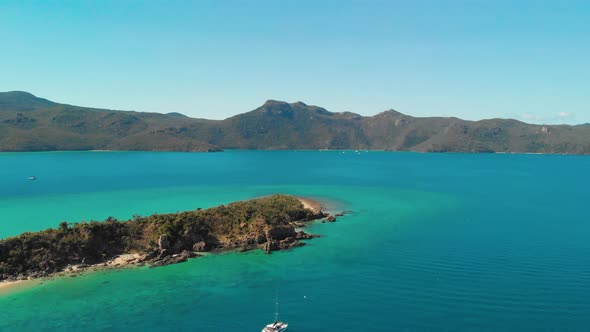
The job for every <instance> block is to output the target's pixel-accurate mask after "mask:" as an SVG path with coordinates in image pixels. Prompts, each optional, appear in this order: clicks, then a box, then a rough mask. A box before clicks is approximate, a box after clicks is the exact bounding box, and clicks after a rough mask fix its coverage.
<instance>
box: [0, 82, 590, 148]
mask: <svg viewBox="0 0 590 332" xmlns="http://www.w3.org/2000/svg"><path fill="white" fill-rule="evenodd" d="M221 149H370V150H373V149H374V150H392V151H422V152H515V153H566V154H590V126H589V125H579V126H568V125H531V124H527V123H524V122H520V121H516V120H510V119H489V120H481V121H465V120H461V119H457V118H443V117H429V118H416V117H411V116H408V115H404V114H401V113H399V112H396V111H393V110H390V111H385V112H382V113H379V114H377V115H375V116H369V117H365V116H361V115H358V114H354V113H348V112H345V113H333V112H329V111H327V110H325V109H323V108H321V107H317V106H309V105H306V104H304V103H301V102H297V103H291V104H290V103H286V102H281V101H274V100H269V101H267V102H266V103H264V105H262V106H261V107H259V108H257V109H255V110H253V111H251V112H247V113H243V114H238V115H236V116H233V117H230V118H228V119H225V120H221V121H220V120H203V119H193V118H189V117H186V116H184V115H182V114H180V113H169V114H159V113H143V112H126V111H112V110H103V109H92V108H85V107H77V106H70V105H64V104H58V103H54V102H51V101H48V100H45V99H41V98H37V97H35V96H33V95H31V94H29V93H26V92H7V93H0V151H53V150H150V151H220V150H221Z"/></svg>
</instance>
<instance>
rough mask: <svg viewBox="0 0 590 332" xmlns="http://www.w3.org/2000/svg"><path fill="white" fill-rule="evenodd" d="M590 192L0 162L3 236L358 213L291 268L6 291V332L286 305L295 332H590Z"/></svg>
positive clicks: (389, 178) (271, 155) (448, 158)
mask: <svg viewBox="0 0 590 332" xmlns="http://www.w3.org/2000/svg"><path fill="white" fill-rule="evenodd" d="M31 175H35V176H37V178H38V180H37V181H28V180H27V177H28V176H31ZM589 190H590V157H583V156H545V155H500V154H495V155H494V154H478V155H467V154H418V153H390V152H363V151H361V152H358V153H357V152H354V151H329V152H320V151H226V152H223V153H152V152H55V153H3V154H0V237H8V236H11V235H16V234H19V233H21V232H25V231H36V230H41V229H45V228H48V227H56V226H57V224H58V223H59V222H60V221H64V220H65V221H69V222H74V221H82V220H102V219H105V218H107V217H109V216H114V217H116V218H129V217H131V216H132V215H134V214H140V215H146V214H152V213H156V212H157V213H165V212H176V211H181V210H189V209H196V208H199V207H201V208H205V207H210V206H215V205H219V204H225V203H229V202H232V201H236V200H243V199H248V198H254V197H257V196H262V195H267V194H272V193H286V194H295V195H301V196H306V197H310V198H315V199H318V200H321V201H323V202H324V203H325V204H326V205H327V206H328V208H329V209H331V210H333V211H342V210H349V211H351V213H350V214H349V215H347V216H345V217H342V218H339V220H338V221H337V222H336V223H325V224H322V223H316V224H314V225H312V226H311V227H309V228H308V231H309V232H312V233H315V234H320V235H322V237H321V238H318V239H313V240H310V241H309V242H308V245H307V246H305V247H302V248H297V249H295V250H291V251H284V252H275V253H273V254H272V255H265V254H263V253H262V252H260V251H252V252H248V253H227V254H220V255H209V256H206V257H202V258H197V259H193V260H190V261H189V262H187V263H183V264H178V265H171V266H167V267H162V268H157V269H148V268H133V269H125V270H113V271H108V272H95V273H88V274H84V275H82V276H78V277H75V278H71V277H66V278H61V279H56V280H52V281H45V282H43V283H42V284H40V285H35V286H27V287H24V288H22V289H19V290H16V291H14V290H13V291H10V292H2V293H0V331H208V332H212V331H243V332H249V331H252V332H257V331H260V330H261V329H262V327H263V326H264V325H265V324H267V323H269V322H270V321H272V320H273V318H274V317H273V312H274V301H275V292H276V290H277V289H278V292H279V298H280V318H281V319H282V320H284V321H286V322H288V323H289V325H290V327H289V331H291V332H315V331H317V332H324V331H339V332H343V331H356V332H358V331H588V330H590V203H589V200H588V198H589V195H588V192H589ZM0 292H1V291H0Z"/></svg>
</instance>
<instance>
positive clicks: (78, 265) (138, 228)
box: [0, 195, 333, 281]
mask: <svg viewBox="0 0 590 332" xmlns="http://www.w3.org/2000/svg"><path fill="white" fill-rule="evenodd" d="M329 217H330V216H329V215H327V214H325V213H324V212H322V211H321V208H320V205H319V204H318V203H317V202H314V201H310V200H306V199H302V198H298V197H294V196H288V195H273V196H268V197H263V198H257V199H252V200H248V201H240V202H235V203H231V204H228V205H221V206H218V207H213V208H209V209H197V210H194V211H186V212H178V213H169V214H154V215H151V216H147V217H141V216H134V217H133V218H132V219H130V220H126V221H118V220H116V219H114V218H108V219H107V220H105V221H102V222H97V221H91V222H81V223H74V224H68V223H66V222H62V223H60V225H59V227H58V228H57V229H47V230H44V231H40V232H30V233H23V234H21V235H19V236H16V237H11V238H7V239H5V240H2V241H0V281H18V280H27V279H35V278H43V277H49V276H53V275H57V274H60V273H67V272H72V271H82V270H88V269H90V268H97V267H117V266H125V265H145V264H149V265H150V266H151V267H157V266H162V265H167V264H173V263H179V262H184V261H186V260H187V259H188V258H191V257H197V256H199V255H200V253H204V252H220V251H225V250H239V251H247V250H252V249H257V248H260V249H262V250H265V251H266V252H267V253H270V252H271V251H275V250H282V249H289V248H293V247H297V246H301V245H304V243H303V242H301V241H300V240H302V239H310V238H313V237H316V235H311V234H308V233H305V232H303V231H298V230H297V229H298V228H300V227H302V226H303V225H304V223H305V222H309V221H313V220H318V219H322V218H326V220H328V219H329V220H328V221H333V220H332V218H333V217H332V218H329Z"/></svg>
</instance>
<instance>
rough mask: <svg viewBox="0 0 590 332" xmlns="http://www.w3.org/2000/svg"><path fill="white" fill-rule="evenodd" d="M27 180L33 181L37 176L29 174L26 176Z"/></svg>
mask: <svg viewBox="0 0 590 332" xmlns="http://www.w3.org/2000/svg"><path fill="white" fill-rule="evenodd" d="M27 180H29V181H35V180H37V177H36V176H29V177H28V178H27Z"/></svg>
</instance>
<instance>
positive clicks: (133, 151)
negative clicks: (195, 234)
mask: <svg viewBox="0 0 590 332" xmlns="http://www.w3.org/2000/svg"><path fill="white" fill-rule="evenodd" d="M233 151H239V152H245V151H247V152H257V151H265V152H273V151H276V152H281V151H283V152H284V151H293V152H342V153H359V154H362V153H370V152H385V153H415V154H430V155H496V154H497V155H516V156H518V155H535V156H581V157H587V156H590V153H543V152H506V151H498V152H496V151H489V152H488V151H486V152H461V151H458V152H456V151H453V152H439V151H406V150H383V149H374V150H371V149H358V150H355V149H223V150H220V151H182V150H30V151H1V150H0V155H1V154H20V153H76V152H100V153H103V152H104V153H118V152H121V153H127V152H131V153H145V152H154V153H199V154H201V153H205V154H207V153H219V152H233Z"/></svg>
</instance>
